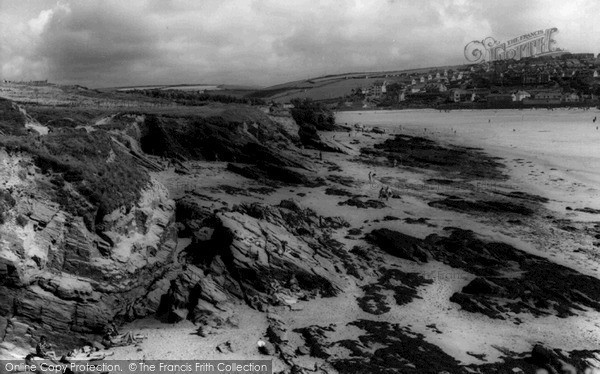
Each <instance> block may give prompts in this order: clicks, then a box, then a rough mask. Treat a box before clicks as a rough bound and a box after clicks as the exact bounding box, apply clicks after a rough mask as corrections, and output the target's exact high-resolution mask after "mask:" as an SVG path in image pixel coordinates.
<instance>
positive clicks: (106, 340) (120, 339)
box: [102, 324, 145, 348]
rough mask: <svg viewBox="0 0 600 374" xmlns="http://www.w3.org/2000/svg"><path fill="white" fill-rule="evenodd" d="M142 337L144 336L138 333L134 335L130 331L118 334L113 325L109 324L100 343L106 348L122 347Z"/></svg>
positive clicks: (134, 342)
mask: <svg viewBox="0 0 600 374" xmlns="http://www.w3.org/2000/svg"><path fill="white" fill-rule="evenodd" d="M144 338H145V336H143V335H140V334H137V335H134V334H133V332H131V331H127V332H126V333H125V334H119V331H117V329H116V327H115V325H114V324H111V326H109V327H107V329H106V333H105V334H104V337H103V338H102V344H103V345H104V346H105V347H107V348H111V347H122V346H126V345H131V344H136V343H139V341H140V340H141V339H144Z"/></svg>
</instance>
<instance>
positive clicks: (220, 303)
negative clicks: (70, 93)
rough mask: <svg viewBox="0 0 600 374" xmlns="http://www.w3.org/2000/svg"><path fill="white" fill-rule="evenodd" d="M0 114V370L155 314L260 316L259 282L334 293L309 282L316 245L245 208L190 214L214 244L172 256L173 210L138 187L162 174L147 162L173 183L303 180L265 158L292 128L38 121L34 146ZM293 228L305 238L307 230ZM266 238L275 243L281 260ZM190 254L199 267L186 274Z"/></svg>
mask: <svg viewBox="0 0 600 374" xmlns="http://www.w3.org/2000/svg"><path fill="white" fill-rule="evenodd" d="M5 107H6V108H5V109H6V111H9V112H10V114H11V115H12V117H10V116H7V115H6V113H4V116H3V118H5V119H6V118H9V119H11V118H13V117H14V118H16V119H15V120H12V119H11V120H10V121H9V122H6V121H4V122H6V123H4V122H3V124H4V125H6V126H5V127H6V128H7V129H10V130H11V131H10V132H7V131H8V130H6V131H4V134H8V135H10V136H7V137H6V138H4V139H2V140H1V141H0V183H1V184H0V300H2V302H1V303H0V342H1V343H0V356H2V355H3V354H8V353H11V354H17V355H21V354H26V353H27V350H29V349H30V347H32V346H35V343H36V342H37V340H38V339H39V337H40V336H41V335H46V336H48V337H49V339H50V340H51V341H52V342H53V343H54V344H55V345H56V346H57V348H58V349H59V350H62V349H64V348H72V347H73V346H77V345H82V344H84V343H86V342H90V341H93V340H97V339H98V334H101V333H102V332H103V329H104V327H105V326H106V325H107V324H108V323H109V322H112V321H116V322H119V321H124V320H131V319H134V318H139V317H143V316H147V315H150V314H154V313H156V312H159V315H160V316H163V317H167V319H173V318H175V319H180V318H190V319H196V320H198V319H203V318H204V319H206V317H207V316H211V315H212V316H213V317H215V316H217V315H218V318H219V319H221V318H223V317H224V316H227V315H228V314H227V313H226V311H227V310H228V307H227V305H228V304H229V303H231V302H232V301H233V302H235V301H236V300H243V301H245V302H246V303H249V304H250V305H253V306H254V307H256V308H259V309H260V308H262V305H268V304H270V303H271V302H272V301H271V300H267V299H268V297H269V290H270V289H271V288H272V287H271V285H269V284H266V283H264V282H265V279H267V276H268V275H269V274H271V273H276V278H277V279H278V280H279V281H280V282H287V281H288V280H290V279H292V278H294V277H297V278H298V279H297V280H295V281H298V282H299V287H300V289H304V290H305V292H306V293H307V295H308V294H311V295H312V294H313V293H318V292H320V293H322V294H333V293H335V292H337V290H338V283H339V282H340V280H339V279H333V278H331V277H329V275H328V274H327V273H328V271H326V270H324V269H322V271H321V273H320V274H319V273H315V271H314V269H311V267H313V268H319V266H318V261H317V260H316V257H315V256H317V254H316V253H313V252H314V249H312V248H314V247H316V246H317V245H318V243H316V242H315V243H312V242H298V241H297V240H295V236H294V235H293V234H291V233H287V232H285V229H284V230H283V231H282V232H278V231H277V230H278V227H279V225H281V224H284V223H285V222H284V221H282V220H283V218H282V213H280V211H279V210H274V211H273V212H271V213H269V214H268V215H267V216H268V217H271V218H272V219H275V218H273V217H279V218H277V221H278V222H272V223H270V224H267V223H260V222H259V221H258V218H257V217H254V216H252V214H254V213H256V208H252V209H250V208H244V209H241V210H239V211H237V212H231V213H228V214H221V215H219V214H216V213H215V212H213V211H210V212H200V213H199V214H205V213H206V215H207V217H209V220H210V221H211V222H212V223H211V224H209V225H208V226H206V225H203V224H201V225H199V226H198V227H204V226H206V229H207V230H209V231H211V234H212V232H213V231H214V232H215V233H216V234H217V235H215V236H214V237H212V236H211V235H208V236H207V237H206V238H205V240H203V241H196V242H195V245H193V246H191V247H189V248H187V249H186V252H185V253H183V254H182V255H181V256H180V254H179V252H178V251H179V249H180V248H178V246H177V224H176V222H175V220H176V214H175V212H176V209H175V203H174V201H173V200H171V199H170V198H169V194H168V191H167V189H166V188H165V187H164V186H163V185H161V184H160V183H159V182H158V181H157V180H156V179H154V177H152V176H151V175H150V173H149V171H159V170H161V169H162V168H163V163H164V159H161V158H160V157H169V158H171V161H173V162H175V163H176V164H178V165H180V167H181V168H183V169H185V166H184V165H183V164H182V163H181V161H183V160H186V159H205V160H213V159H220V160H229V161H237V162H247V163H249V164H258V165H260V164H265V163H266V164H268V165H274V166H273V167H276V169H277V171H279V170H280V169H282V170H284V171H287V170H288V168H297V169H304V170H306V169H308V166H307V165H305V164H304V163H303V162H301V161H299V159H298V157H296V156H294V155H293V154H290V155H289V156H284V155H283V154H281V153H280V152H279V151H278V149H281V148H289V147H292V148H293V147H294V142H297V135H296V134H292V133H294V132H296V133H297V131H298V129H297V127H294V126H291V124H289V123H287V124H286V125H287V126H284V125H282V124H281V123H280V121H276V120H274V119H272V118H270V117H268V116H267V115H265V114H264V113H262V112H261V111H259V110H256V109H254V108H241V107H235V108H233V109H231V108H217V109H218V110H217V109H215V110H216V111H215V112H214V113H213V112H211V111H209V112H210V115H211V116H210V117H202V116H196V115H193V116H191V115H180V114H169V115H156V114H144V113H124V114H119V113H117V114H105V115H102V116H101V117H96V118H97V119H96V120H90V121H88V122H86V123H84V124H80V125H73V124H72V123H71V122H70V121H66V119H65V118H62V116H64V115H65V113H66V112H65V113H63V110H64V109H60V108H57V109H56V110H55V111H54V110H51V109H48V110H47V111H45V112H44V113H45V117H44V119H45V120H43V121H42V122H41V123H39V125H40V126H42V127H47V128H48V129H49V132H43V133H42V132H28V131H26V125H27V118H26V116H27V114H26V113H25V112H24V111H22V110H21V109H20V108H19V107H18V106H17V105H15V104H13V103H10V102H7V103H6V105H5ZM34 112H35V110H34ZM7 113H8V112H7ZM35 113H37V112H35ZM35 113H34V116H35ZM0 114H1V113H0ZM73 115H74V113H71V112H69V116H73ZM98 118H99V119H98ZM31 120H32V121H34V120H35V118H34V117H31ZM65 121H66V122H65ZM290 121H291V119H290ZM292 122H293V121H292ZM290 132H291V133H290ZM156 156H159V157H156ZM288 208H289V207H288ZM201 210H202V209H201ZM284 210H285V209H284ZM253 212H254V213H253ZM297 214H300V213H297ZM302 214H304V213H302ZM302 214H300V216H302V217H304V218H302V219H304V220H308V221H307V222H309V223H308V225H309V226H312V225H313V224H314V222H312V221H314V220H315V219H316V218H315V217H308V216H306V217H305V215H304V216H303V215H302ZM288 215H289V214H288ZM300 216H299V217H300ZM261 219H262V218H261ZM298 219H300V218H298ZM279 221H281V222H279ZM265 225H266V226H265ZM284 227H288V229H290V230H291V227H292V226H290V225H289V224H287V225H284ZM257 230H259V231H257ZM260 230H266V232H268V233H270V236H269V234H265V233H262V232H261V231H260ZM273 230H275V231H273ZM307 230H308V229H307ZM280 231H281V230H280ZM255 234H256V235H257V237H256V238H255V239H256V240H257V241H261V242H262V241H265V242H271V244H269V247H266V248H260V247H259V246H257V248H256V253H254V252H252V253H249V252H247V250H246V249H245V247H244V245H245V244H244V243H245V242H246V241H248V240H250V239H248V237H249V236H248V235H250V236H252V237H254V236H253V235H255ZM284 234H285V235H284ZM279 236H283V237H288V239H287V241H286V244H283V246H284V247H285V246H286V245H287V248H285V249H283V250H282V249H281V247H282V243H281V241H280V240H277V239H276V238H277V237H279ZM307 243H308V244H307ZM272 246H275V247H272ZM198 248H200V250H201V251H202V252H203V253H206V252H208V253H212V254H213V255H212V256H211V257H210V258H209V259H204V260H202V261H200V262H197V260H198V259H197V258H196V256H195V255H194V254H193V251H194V249H198ZM277 248H279V249H277ZM280 250H282V252H281V254H279V251H280ZM284 250H285V251H287V252H286V254H285V255H284V253H283V251H284ZM273 251H276V252H273ZM291 255H294V256H296V255H300V256H301V257H302V258H303V259H304V262H302V264H301V266H298V265H296V264H295V262H296V260H295V259H293V258H290V256H291ZM321 255H322V254H321ZM257 256H258V259H259V261H256V259H257ZM330 265H331V264H330ZM331 266H333V265H331ZM331 266H330V267H331ZM209 270H211V271H213V272H214V273H211V272H210V271H209ZM330 278H331V279H330ZM334 278H335V277H334ZM299 292H300V291H299ZM302 294H303V293H302V292H300V294H299V295H302ZM297 296H298V295H296V297H297ZM182 309H183V310H182ZM189 312H192V314H189Z"/></svg>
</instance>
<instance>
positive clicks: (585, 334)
mask: <svg viewBox="0 0 600 374" xmlns="http://www.w3.org/2000/svg"><path fill="white" fill-rule="evenodd" d="M592 117H593V113H592V112H591V111H575V110H572V111H568V110H554V111H545V110H544V111H542V110H538V111H501V110H499V111H473V112H472V111H455V112H451V113H439V112H437V111H429V110H426V111H399V112H382V111H376V112H343V113H338V114H337V121H338V123H341V124H344V123H348V125H354V124H355V123H361V124H364V125H365V126H368V127H371V126H378V127H380V128H382V129H385V131H386V134H372V133H360V132H358V133H357V132H352V133H350V135H349V134H348V133H347V132H331V133H325V134H323V136H324V137H326V138H329V139H330V140H331V141H332V142H335V143H337V144H339V145H340V147H341V148H342V149H344V150H345V151H346V152H345V153H344V154H340V153H327V154H326V155H325V156H324V159H323V160H320V157H319V152H317V151H309V150H304V151H302V152H303V153H304V154H305V155H306V156H307V157H311V158H312V159H313V167H314V169H315V170H316V173H317V174H318V175H319V176H322V177H323V178H328V177H329V178H330V177H331V175H332V174H335V175H343V176H344V177H347V178H349V179H350V180H351V181H352V182H351V183H350V184H349V185H340V188H344V189H346V190H348V191H350V192H351V193H352V194H358V195H363V196H365V197H366V198H371V199H376V198H377V193H378V191H379V189H380V188H381V186H385V185H391V186H394V189H395V190H398V191H399V193H400V198H398V199H391V200H390V201H386V202H385V206H384V207H383V208H381V209H359V208H356V207H353V206H349V205H339V204H338V203H339V202H340V201H341V200H345V199H346V198H344V197H343V196H336V195H331V194H327V193H326V191H325V187H303V186H298V187H293V188H289V187H282V188H278V189H276V190H275V191H273V192H272V193H269V194H263V195H260V194H259V195H256V194H248V195H241V194H233V195H232V194H231V193H228V192H227V191H224V190H223V189H222V188H221V187H220V186H223V185H228V186H233V187H237V188H248V187H249V186H250V187H259V186H260V184H258V183H257V182H255V181H251V182H248V181H247V180H246V179H245V178H242V177H240V176H237V175H234V174H232V173H230V172H228V171H227V170H226V164H225V163H223V164H221V165H219V164H218V163H210V165H209V164H201V163H198V164H195V165H193V167H192V169H191V170H192V173H190V174H189V175H187V176H183V177H182V176H178V175H176V174H175V173H174V172H173V170H170V171H166V172H162V173H159V174H157V175H156V176H157V178H158V179H159V180H161V181H162V182H163V183H164V184H165V185H166V186H167V187H168V188H169V189H170V191H171V194H172V196H173V197H175V198H177V196H180V195H181V194H182V193H183V192H184V191H188V192H189V191H191V190H194V191H197V192H199V193H200V192H202V191H211V192H212V193H213V194H212V195H211V196H212V197H213V199H214V201H211V202H209V203H207V202H204V203H206V204H211V206H212V207H218V206H219V205H221V204H225V203H227V204H228V205H229V206H232V205H235V204H240V203H249V202H259V203H261V204H277V203H279V202H280V201H281V200H283V199H289V198H290V197H292V198H293V200H294V201H296V202H297V203H298V204H300V205H301V206H303V207H306V208H310V209H312V210H314V211H315V212H316V213H317V214H318V215H323V216H340V217H344V218H345V219H346V220H347V221H348V222H349V224H350V227H352V228H359V229H360V230H361V231H362V232H369V231H372V230H376V229H382V228H389V229H392V230H400V231H401V232H403V233H405V234H410V235H413V236H415V237H419V238H424V237H425V236H427V235H429V234H432V233H437V234H442V233H443V232H444V230H443V228H444V227H447V226H452V227H459V228H464V229H469V230H473V231H474V232H476V233H477V235H479V236H480V237H482V238H485V239H486V240H492V241H501V242H504V243H507V244H510V245H513V246H514V247H516V248H518V249H520V250H522V251H526V252H528V253H531V254H535V255H537V256H541V257H544V258H548V259H550V260H551V261H552V262H554V263H558V264H561V265H564V266H567V267H569V268H572V269H576V270H577V271H579V272H581V273H582V274H588V275H591V276H593V277H599V276H600V269H599V266H598V265H599V261H598V256H597V255H596V249H597V248H596V247H595V246H594V245H593V244H594V241H593V238H590V236H589V235H588V234H587V233H586V232H587V231H586V230H587V229H588V228H589V227H591V225H592V224H593V223H594V222H597V221H598V220H599V219H598V217H599V216H598V214H597V213H596V214H592V213H586V212H582V211H576V210H575V209H578V208H585V207H589V208H592V209H598V208H600V203H599V199H598V194H599V188H598V183H597V182H598V181H600V173H599V172H598V170H600V168H596V166H600V152H599V151H598V148H597V146H595V145H596V144H598V143H599V142H600V131H596V129H595V126H592V124H591V118H592ZM513 129H514V131H513ZM455 131H456V132H455ZM398 133H403V134H408V135H414V136H421V137H425V138H429V139H432V140H435V141H436V142H439V143H440V144H455V145H461V146H466V147H477V148H482V149H483V150H484V152H486V153H488V154H490V155H491V156H494V157H498V158H499V162H500V163H502V164H504V165H505V166H506V167H505V168H504V169H503V170H504V171H505V172H506V173H507V174H508V176H509V178H508V179H506V180H504V181H487V182H486V181H485V180H482V181H479V182H480V183H481V184H479V182H478V181H470V182H468V183H465V184H461V185H460V187H456V188H454V187H444V188H443V189H440V188H439V187H438V188H436V186H432V185H431V184H430V183H428V182H427V180H429V179H431V178H433V177H436V176H437V175H439V173H436V172H433V171H431V170H421V169H418V168H413V167H403V166H402V165H399V166H398V167H395V168H394V167H391V166H389V165H388V166H385V165H382V164H381V163H379V164H378V163H366V162H365V160H361V159H359V155H360V154H361V148H362V147H372V146H373V145H375V144H377V143H381V142H382V141H384V140H385V139H387V138H390V137H391V136H392V135H394V134H398ZM333 165H335V170H336V171H335V172H331V167H332V166H333ZM369 173H373V174H375V175H376V177H375V178H374V181H372V182H369ZM209 176H210V178H209ZM502 191H504V192H506V191H521V192H526V193H529V194H532V195H536V196H543V197H547V198H548V199H549V200H548V201H547V202H546V203H545V204H543V206H542V207H540V211H539V213H536V215H535V216H532V217H530V218H527V219H526V222H525V223H520V224H514V223H511V222H507V221H506V217H505V216H503V215H486V214H482V215H477V214H475V215H474V214H469V213H457V212H455V211H452V210H444V209H439V208H436V207H432V206H431V204H429V205H428V204H427V202H428V201H431V200H432V199H435V198H437V197H439V196H440V194H442V195H446V194H453V195H459V196H490V194H493V193H497V192H502ZM567 207H569V208H567ZM386 216H393V217H394V219H393V220H386V219H384V217H386ZM418 218H424V220H422V221H420V222H421V223H420V224H407V222H412V221H411V219H412V220H415V219H418ZM566 222H568V223H569V224H570V225H572V226H576V227H577V228H579V230H576V231H575V232H573V231H571V232H568V231H562V230H561V229H560V228H559V226H560V225H565V223H566ZM424 223H425V224H424ZM332 237H333V238H335V239H336V240H338V241H339V242H341V243H343V244H344V246H345V247H346V248H348V249H350V248H352V247H354V246H357V245H359V246H360V245H365V241H364V238H363V237H360V236H348V235H347V233H346V230H336V231H334V232H332ZM582 248H584V250H582ZM377 256H379V258H380V261H381V263H385V264H386V266H388V267H391V268H398V269H402V271H405V272H416V273H420V274H424V275H425V276H426V277H429V278H431V279H432V283H431V284H427V285H423V286H420V287H418V288H417V291H418V298H416V299H414V300H413V301H411V302H409V303H408V304H405V305H393V303H390V310H389V312H387V313H384V314H381V315H373V314H371V313H367V312H365V310H363V309H361V308H360V307H359V305H358V304H357V302H356V300H357V298H360V297H361V296H363V294H364V291H363V287H364V286H365V285H368V284H370V283H372V282H374V281H376V279H377V273H378V272H377V271H376V269H371V271H370V272H366V273H365V277H364V278H363V279H360V280H359V279H355V278H349V277H345V285H344V289H343V292H342V293H341V294H340V295H338V296H335V297H333V298H331V297H329V298H317V299H314V300H309V301H298V302H297V303H295V304H294V305H293V306H292V307H290V306H281V307H269V310H270V312H271V313H275V314H277V315H278V316H279V317H280V318H281V319H282V320H283V321H285V324H286V325H287V326H288V337H289V339H288V344H290V345H291V346H292V347H300V346H302V345H303V339H302V338H301V337H300V336H299V335H298V333H292V332H291V331H296V330H295V329H298V328H303V327H306V326H308V325H317V326H330V325H335V328H334V329H332V332H330V333H327V339H328V341H331V342H334V341H340V340H344V339H357V338H358V336H359V335H360V334H361V330H359V329H356V328H355V327H352V326H348V324H349V323H351V322H353V321H357V320H361V319H369V320H375V321H384V322H386V323H394V324H399V325H402V326H408V327H410V330H411V331H412V332H413V333H415V334H421V336H422V337H423V339H424V340H425V341H426V342H428V343H431V344H434V345H436V346H438V347H439V348H441V349H442V350H443V351H444V352H445V353H446V354H448V355H450V356H452V357H454V358H456V359H457V360H458V361H459V362H460V363H461V364H463V365H469V364H482V363H493V362H500V361H502V360H503V358H505V357H506V352H507V351H513V352H527V351H529V350H531V347H532V346H533V345H534V344H536V343H538V342H541V343H543V344H545V345H548V346H551V347H554V348H558V349H562V350H565V351H572V350H581V349H594V348H595V347H597V346H598V344H599V343H600V313H599V312H598V311H595V310H592V309H586V310H584V311H582V312H581V313H578V314H577V315H576V316H571V317H568V318H558V317H556V316H554V315H548V316H533V315H530V314H527V313H516V314H514V315H513V316H514V318H517V319H512V318H509V319H505V320H497V319H491V318H489V317H488V316H485V315H483V314H477V313H470V312H467V311H465V310H463V308H461V306H460V305H458V304H456V303H453V302H451V301H450V298H451V296H452V295H453V294H454V293H455V292H458V291H460V290H461V289H462V288H463V287H465V286H466V285H467V284H469V282H471V281H472V280H473V279H474V278H475V276H474V275H473V274H470V273H469V272H465V271H463V270H460V269H456V268H453V267H450V266H448V265H445V264H443V263H441V262H438V261H431V262H428V263H427V264H417V263H414V262H412V261H407V260H403V259H400V258H397V257H393V256H390V255H388V254H385V253H379V254H377ZM387 297H390V295H388V296H387ZM236 308H242V309H243V310H244V311H243V312H242V311H241V309H240V310H239V315H241V316H244V317H243V318H241V319H240V321H239V324H238V326H237V327H235V328H223V329H220V330H216V331H215V334H214V335H209V336H208V337H200V336H197V335H196V334H195V331H196V329H197V326H193V325H191V324H190V323H187V322H186V323H180V324H176V325H172V326H170V325H165V324H162V323H160V322H158V321H153V320H152V319H147V320H144V321H138V322H135V323H132V324H129V325H127V326H126V328H127V329H131V330H133V331H135V332H140V333H143V334H146V335H148V339H147V340H145V341H144V342H143V343H141V344H139V346H136V347H126V348H116V349H114V351H115V356H114V358H122V359H176V358H182V359H183V358H188V359H194V358H195V359H200V358H202V359H209V358H244V357H245V358H259V357H261V356H260V355H258V354H257V351H256V341H257V340H258V339H259V338H264V333H265V330H266V326H267V325H268V320H267V314H261V313H256V312H253V311H252V310H250V309H248V308H247V307H246V306H243V305H239V306H238V307H236ZM244 308H245V309H244ZM515 321H518V322H515ZM557 324H560V325H561V326H563V327H562V328H561V329H560V330H558V329H555V328H554V327H555V326H556V325H557ZM432 326H433V327H432ZM224 342H230V343H231V346H232V347H235V348H234V351H233V352H232V353H221V352H219V351H218V350H217V349H216V347H217V346H218V345H219V344H221V343H224ZM375 348H376V346H373V347H370V348H369V347H363V349H375ZM329 352H330V354H332V355H333V357H331V358H330V359H329V360H323V359H321V358H315V357H310V358H309V357H308V356H298V358H297V359H296V361H295V363H296V364H299V365H301V366H303V367H305V368H307V369H312V368H313V367H314V365H315V363H317V364H318V365H325V366H326V361H330V360H331V359H342V358H345V357H348V354H349V351H348V350H347V349H345V348H341V347H338V348H331V349H330V351H329ZM278 360H279V359H276V361H275V367H276V368H277V367H281V363H280V362H279V361H278ZM278 365H279V366H278ZM325 366H324V367H325ZM329 370H330V371H328V372H330V373H331V372H335V371H333V369H331V368H330V369H329Z"/></svg>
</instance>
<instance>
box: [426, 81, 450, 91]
mask: <svg viewBox="0 0 600 374" xmlns="http://www.w3.org/2000/svg"><path fill="white" fill-rule="evenodd" d="M425 91H427V92H446V91H448V88H447V87H446V85H445V84H443V83H429V84H427V85H426V86H425Z"/></svg>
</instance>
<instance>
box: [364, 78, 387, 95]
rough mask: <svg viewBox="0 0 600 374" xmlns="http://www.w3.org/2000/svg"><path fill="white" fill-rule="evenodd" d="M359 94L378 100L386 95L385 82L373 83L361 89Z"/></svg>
mask: <svg viewBox="0 0 600 374" xmlns="http://www.w3.org/2000/svg"><path fill="white" fill-rule="evenodd" d="M361 92H362V94H363V95H365V96H366V97H367V98H379V97H381V96H383V95H385V94H386V93H387V81H383V82H375V83H373V84H372V85H370V86H369V87H366V88H362V89H361Z"/></svg>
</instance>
